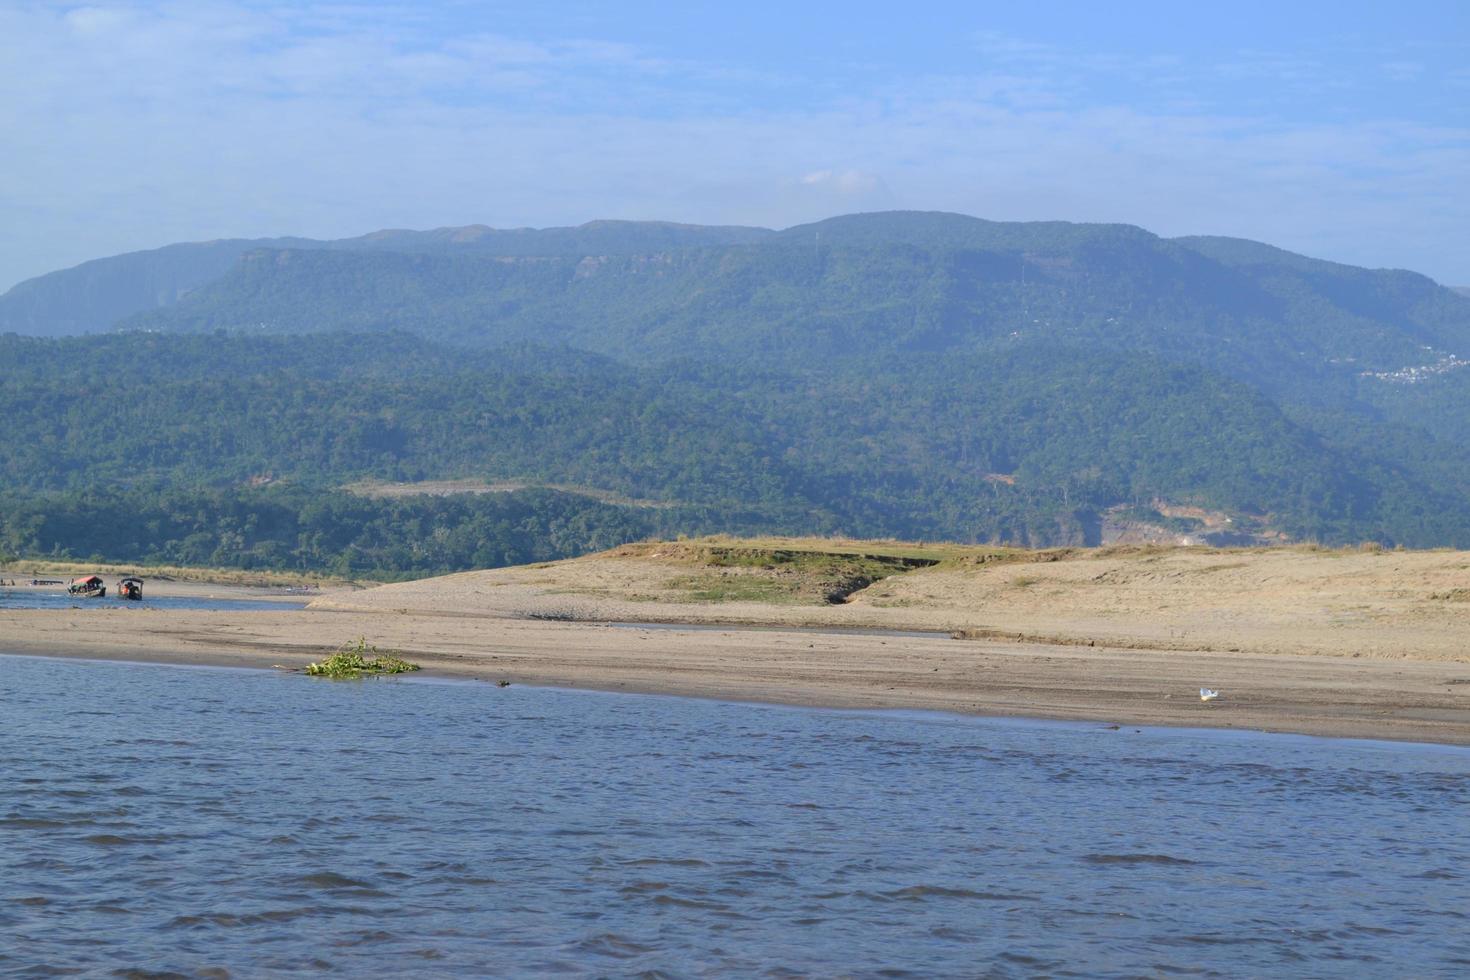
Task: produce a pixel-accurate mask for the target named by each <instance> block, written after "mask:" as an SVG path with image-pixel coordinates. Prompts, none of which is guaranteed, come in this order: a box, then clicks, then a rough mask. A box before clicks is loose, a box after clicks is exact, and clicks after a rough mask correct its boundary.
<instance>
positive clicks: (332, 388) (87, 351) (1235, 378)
mask: <svg viewBox="0 0 1470 980" xmlns="http://www.w3.org/2000/svg"><path fill="white" fill-rule="evenodd" d="M0 331H12V332H14V333H15V334H21V335H28V336H26V337H9V338H5V339H4V340H3V341H0V346H3V348H4V350H3V351H0V355H3V360H0V363H3V366H0V380H3V381H4V382H5V384H4V386H3V389H0V392H3V395H4V398H3V400H4V402H5V403H6V404H4V405H0V409H3V411H4V412H5V415H6V417H7V418H10V419H12V420H17V423H18V424H14V425H12V426H11V427H10V429H9V430H8V433H7V435H6V436H5V437H4V442H3V443H0V446H3V452H0V467H3V470H4V473H5V477H6V479H7V480H8V481H9V483H10V485H11V486H12V487H16V488H24V494H25V495H26V500H27V501H34V500H36V499H40V497H44V496H45V495H57V494H62V495H65V494H68V493H71V494H75V493H76V492H78V491H79V488H81V487H83V486H89V485H90V486H95V485H97V484H99V483H100V484H102V485H105V486H108V487H112V488H115V489H116V490H117V492H119V493H143V492H146V491H145V489H144V488H154V489H157V488H167V489H168V490H169V492H173V493H180V492H185V491H188V492H198V493H205V492H206V491H207V492H209V493H213V494H215V495H216V498H215V499H217V500H218V499H222V498H219V497H218V495H219V494H225V495H227V496H230V500H231V503H230V504H229V506H230V507H236V508H241V507H243V508H244V509H245V510H247V511H248V510H249V508H250V507H251V506H253V505H252V504H251V500H254V499H257V498H256V497H251V494H252V493H254V494H257V496H258V499H260V500H263V499H265V497H264V496H260V495H268V494H270V493H274V494H277V495H280V494H288V495H289V494H290V493H296V492H300V493H306V492H307V491H309V490H310V491H313V492H317V493H320V492H324V491H327V490H330V489H331V488H334V487H338V486H341V485H342V484H345V483H348V482H350V481H353V480H361V479H378V480H398V481H403V480H425V479H430V480H444V479H456V478H457V479H464V478H472V479H482V480H489V481H506V480H510V481H519V482H521V483H525V484H527V485H533V486H534V485H561V486H564V485H577V486H583V487H587V488H589V490H592V491H603V492H612V493H616V494H619V495H622V496H625V497H629V498H637V499H638V500H642V501H647V502H653V503H655V504H657V506H644V507H641V508H633V509H631V510H630V509H628V508H626V507H624V508H621V509H619V508H618V507H616V506H614V507H612V508H611V509H610V510H606V508H608V507H609V505H608V504H607V503H606V502H599V503H598V506H599V507H602V508H605V510H602V511H598V512H597V513H598V515H599V516H597V518H596V521H594V522H593V523H596V522H597V521H600V522H602V523H601V524H600V525H598V526H601V527H610V526H612V525H610V524H609V523H608V522H609V521H616V522H619V523H618V524H617V528H618V529H617V532H616V533H612V534H610V537H613V538H616V537H618V536H619V535H623V536H626V535H628V534H632V533H636V532H637V531H639V530H647V529H652V530H657V531H660V532H675V531H682V530H689V531H707V530H722V529H730V530H781V531H844V532H848V533H854V534H864V535H884V534H892V535H904V536H920V537H924V536H930V537H954V538H960V539H966V540H970V539H978V540H1011V541H1017V542H1024V543H1031V544H1053V543H1077V544H1080V543H1095V542H1097V541H1099V540H1103V539H1105V538H1109V537H1110V536H1114V535H1116V534H1119V533H1124V534H1126V533H1129V529H1132V531H1133V532H1134V533H1143V534H1145V535H1149V534H1153V535H1160V534H1162V535H1193V536H1194V537H1195V538H1196V539H1204V538H1212V539H1214V540H1222V541H1224V540H1235V541H1245V540H1270V539H1278V538H1279V537H1281V536H1283V535H1284V536H1286V537H1290V538H1313V539H1321V540H1326V541H1332V542H1345V541H1358V540H1370V539H1371V540H1377V541H1382V542H1384V543H1387V544H1397V543H1405V544H1411V545H1420V546H1427V545H1450V544H1457V545H1461V546H1465V545H1470V503H1467V490H1470V452H1467V450H1466V448H1465V446H1464V445H1463V443H1464V440H1463V434H1464V433H1465V432H1466V431H1470V430H1467V427H1466V425H1467V422H1470V398H1467V395H1470V363H1467V361H1470V298H1467V297H1466V296H1465V295H1462V294H1461V293H1460V292H1459V291H1456V290H1451V289H1448V288H1445V287H1442V286H1440V285H1437V284H1436V283H1434V282H1432V281H1431V280H1429V279H1427V278H1425V277H1423V276H1420V275H1417V274H1414V273H1411V272H1404V271H1390V270H1366V269H1359V268H1354V267H1350V266H1344V265H1339V264H1335V263H1330V262H1323V261H1318V260H1314V259H1310V258H1306V257H1304V256H1300V255H1294V254H1292V253H1289V252H1285V251H1281V250H1279V249H1275V248H1272V247H1270V246H1268V245H1264V244H1260V243H1256V242H1250V241H1244V240H1239V239H1226V238H1210V237H1192V238H1181V239H1162V238H1159V237H1157V236H1154V235H1152V234H1150V233H1148V232H1146V231H1143V230H1142V229H1139V228H1135V227H1132V226H1127V225H1081V224H1068V223H1064V222H1036V223H999V222H989V221H983V220H980V219H976V218H969V217H965V216H962V215H954V214H944V213H918V212H890V213H877V214H862V215H848V216H844V217H839V218H833V219H830V220H827V221H823V222H818V223H816V224H812V225H803V226H798V227H795V228H790V229H786V230H784V231H770V230H766V229H759V228H739V227H710V228H706V227H695V226H684V225H672V224H664V223H639V222H593V223H591V224H588V225H583V226H580V227H577V228H560V229H545V230H539V231H538V230H517V231H496V230H492V229H487V228H483V227H478V226H474V227H469V228H457V229H441V230H438V231H431V232H406V231H386V232H379V233H376V234H373V235H366V236H363V237H361V238H355V239H346V240H341V241H335V242H314V241H307V240H302V239H269V240H254V241H245V240H233V241H220V242H211V243H203V244H185V245H174V246H169V247H167V248H164V249H158V250H155V251H151V252H140V253H132V254H129V255H123V256H116V257H112V258H107V259H99V260H96V261H94V262H89V263H85V264H83V265H81V266H78V267H76V268H75V269H69V270H64V271H60V272H56V273H52V274H50V275H48V276H42V277H40V278H38V279H34V280H30V281H28V282H26V283H22V284H20V285H18V286H16V287H15V288H14V289H12V290H11V291H10V292H9V293H7V294H6V295H5V296H4V297H0ZM116 331H122V333H116ZM140 331H148V332H149V333H148V334H146V335H145V334H142V333H139V332H140ZM104 332H111V335H109V336H107V337H94V338H90V339H87V340H79V339H75V337H74V335H76V334H81V333H104ZM201 334H203V335H207V337H206V338H198V335H201ZM32 338H46V339H32ZM196 338H197V339H196ZM77 395H82V396H83V399H82V401H81V402H80V403H79V402H78V401H77V398H76V396H77ZM58 403H64V405H63V406H62V407H58V408H57V410H56V412H54V413H49V414H48V413H46V412H41V411H38V410H37V408H36V406H39V405H58ZM65 406H70V407H65ZM88 419H91V420H93V421H91V423H90V424H89V423H88V421H87V420H88ZM251 482H254V483H256V484H261V483H264V484H268V486H267V487H266V488H265V489H259V488H257V489H255V490H248V491H247V490H245V489H241V488H242V487H244V486H245V484H247V483H251ZM283 488H290V489H283ZM17 492H19V491H17ZM303 499H304V498H303ZM591 499H592V498H584V499H583V503H584V504H586V503H587V502H588V501H590V500H591ZM276 503H280V501H276ZM564 505H565V502H562V503H559V504H558V506H559V507H561V506H564ZM221 506H223V505H221ZM273 506H274V504H273ZM281 506H283V507H286V509H287V510H290V509H291V508H293V507H294V508H297V509H296V511H294V512H293V513H296V514H297V516H298V517H299V512H300V507H301V506H304V504H303V503H302V502H301V500H296V499H295V498H293V502H290V503H289V505H288V504H281ZM476 506H481V507H488V506H490V505H489V504H488V503H484V502H482V503H481V504H478V505H476ZM576 506H581V505H576ZM589 506H590V505H589ZM12 509H13V508H12ZM573 509H575V507H573ZM589 513H590V512H589ZM204 524H205V522H202V521H201V522H199V525H200V527H203V526H204ZM258 525H259V522H257V526H258ZM591 528H592V524H588V525H587V526H586V528H584V530H586V531H587V535H588V536H589V537H588V540H590V539H591V537H595V536H598V534H601V532H597V534H594V533H593V531H592V530H591ZM1120 529H1121V530H1120ZM6 533H7V534H9V537H8V539H3V538H0V545H8V546H9V547H11V548H12V549H13V550H27V549H30V550H34V549H35V548H37V547H46V546H47V540H52V543H51V545H50V547H52V548H55V547H57V546H58V545H57V544H56V543H55V542H56V541H59V540H60V538H57V537H55V535H53V539H47V538H46V534H45V533H41V532H36V531H35V530H34V529H32V530H31V531H28V532H26V534H29V537H27V536H26V534H21V533H19V532H17V531H15V525H14V521H12V522H11V523H10V525H9V529H8V530H7V532H6ZM189 533H191V534H199V533H204V532H203V531H190V532H189ZM185 536H187V535H185ZM280 536H284V537H280ZM278 537H280V540H286V539H287V538H289V537H290V534H289V533H288V532H287V531H286V530H281V531H280V535H278ZM296 537H297V538H299V537H300V533H299V531H298V532H296ZM573 537H575V535H573ZM608 537H609V535H607V534H602V535H601V536H598V537H597V539H598V540H599V541H602V540H605V539H607V538H608ZM263 540H264V539H262V541H263ZM272 540H275V539H272ZM292 540H293V541H294V540H295V539H292ZM354 540H355V539H354ZM568 540H570V539H568ZM258 544H260V542H253V543H252V542H247V541H245V540H244V537H242V540H241V541H240V542H236V543H235V545H234V547H235V552H234V553H233V554H235V557H234V558H233V559H232V558H231V557H230V555H231V553H229V552H228V549H226V551H218V547H216V551H212V552H211V555H212V560H215V561H224V562H231V561H233V562H234V563H241V562H244V563H247V564H248V563H249V562H250V561H252V560H259V561H264V562H267V563H269V562H270V561H274V562H277V563H279V562H281V561H285V560H287V559H285V558H283V557H282V555H283V554H285V553H287V552H289V553H290V554H291V555H292V556H293V557H292V558H291V559H290V560H291V561H303V557H302V554H301V553H300V552H301V548H302V547H304V546H302V545H300V544H299V543H297V544H295V545H293V546H291V547H286V546H283V547H285V548H286V550H285V551H284V552H283V551H281V549H280V548H277V549H275V550H272V549H271V548H265V549H264V550H261V548H260V547H257V545H258ZM132 546H134V547H145V545H144V544H142V543H139V542H136V541H135V542H134V544H133V545H132ZM67 547H69V546H67ZM119 547H121V546H119ZM342 547H346V545H343V546H342ZM354 547H358V548H359V550H366V549H368V548H370V547H372V545H370V544H369V543H361V542H359V543H358V544H356V545H354ZM385 547H386V546H385ZM567 547H568V548H571V549H572V550H575V547H576V546H575V545H573V544H568V545H567ZM329 550H330V549H329ZM216 552H217V553H216ZM339 553H340V549H339ZM316 554H317V555H318V557H320V555H321V554H323V552H322V549H321V548H320V547H319V548H318V549H317V552H316ZM242 555H246V556H248V555H255V556H256V558H254V559H249V558H242V557H240V556H242ZM263 555H273V556H274V557H273V558H269V559H267V558H264V557H261V556H263ZM482 557H483V556H482ZM374 560H375V561H379V562H381V563H383V564H384V567H387V566H392V565H393V564H394V561H393V560H390V559H388V558H384V557H382V555H381V554H379V555H378V558H376V559H374ZM465 561H468V559H467V558H459V559H454V558H448V557H446V558H444V559H443V562H442V567H455V565H456V562H460V563H463V562H465ZM397 564H398V565H400V566H401V565H402V564H403V561H402V560H398V561H397ZM374 567H378V566H374ZM413 567H414V568H416V569H417V568H421V567H422V568H428V567H430V566H427V565H413ZM432 567H433V568H434V569H435V570H437V569H438V568H439V567H441V566H432Z"/></svg>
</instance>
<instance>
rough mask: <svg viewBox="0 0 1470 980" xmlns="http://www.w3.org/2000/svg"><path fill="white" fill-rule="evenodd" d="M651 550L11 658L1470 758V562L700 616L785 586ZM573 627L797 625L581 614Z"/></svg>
mask: <svg viewBox="0 0 1470 980" xmlns="http://www.w3.org/2000/svg"><path fill="white" fill-rule="evenodd" d="M641 547H643V549H644V550H641V551H640V550H637V549H634V550H633V551H630V552H624V553H619V554H613V555H604V556H598V557H593V558H588V559H579V560H577V561H572V562H560V563H555V564H551V565H545V566H539V567H527V568H520V569H501V570H496V571H490V572H474V573H466V574H464V575H458V576H449V577H446V578H441V579H434V580H427V581H424V582H416V583H408V584H403V585H392V586H383V587H380V588H377V589H369V590H363V591H361V592H355V593H346V592H341V593H337V594H334V595H332V596H328V597H325V598H323V599H322V600H320V601H317V602H314V603H313V604H312V606H311V607H310V608H307V609H305V610H302V611H299V612H280V611H269V612H267V611H261V612H209V611H192V610H178V611H173V610H169V611H164V610H146V609H129V608H127V606H126V604H124V603H116V604H112V603H108V604H107V605H105V606H87V607H84V608H79V609H66V610H50V611H40V610H19V609H17V610H8V611H7V610H4V609H0V649H4V650H6V651H9V652H15V653H38V654H48V655H70V656H85V657H101V658H116V659H131V660H154V661H167V662H185V663H203V664H242V665H256V666H267V665H270V664H276V663H280V664H287V665H299V664H302V663H305V662H307V661H309V660H312V659H316V658H319V657H320V656H322V655H323V654H324V653H326V652H329V651H331V650H332V649H334V648H335V647H337V646H338V645H340V644H341V643H343V642H344V641H346V640H349V639H352V638H355V637H357V636H365V637H367V638H368V639H369V640H370V641H371V642H373V643H375V644H377V645H379V646H381V647H387V648H394V649H397V650H401V651H403V652H404V653H405V654H406V655H407V656H409V657H410V658H411V659H414V660H416V661H419V662H420V663H422V664H423V665H424V666H425V667H426V668H428V669H430V670H433V671H438V672H443V673H447V674H455V675H460V676H469V677H479V678H483V679H485V680H492V681H494V680H509V681H511V682H513V683H523V684H546V685H557V686H569V687H586V688H601V689H609V690H626V691H643V692H651V693H669V694H681V695H693V696H706V697H721V698H731V699H745V700H760V701H777V702H782V703H789V704H804V705H827V706H834V707H868V708H874V707H892V708H924V709H934V710H949V711H960V712H969V713H977V714H992V715H1016V716H1028V717H1047V718H1064V719H1079V720H1080V719H1094V720H1100V721H1111V722H1116V723H1119V724H1162V725H1200V726H1219V727H1238V728H1251V729H1263V730H1271V731H1292V732H1302V733H1308V734H1319V735H1340V736H1352V737H1370V738H1390V739H1411V740H1418V741H1438V742H1445V743H1455V744H1470V656H1467V652H1466V643H1467V640H1466V637H1467V636H1470V629H1467V627H1470V618H1467V615H1466V614H1467V612H1470V604H1467V603H1465V602H1463V601H1461V600H1460V599H1458V598H1456V597H1457V596H1459V595H1461V594H1462V593H1460V592H1458V591H1457V590H1461V589H1465V588H1467V587H1470V555H1465V554H1463V553H1454V552H1431V553H1385V554H1361V555H1359V554H1348V553H1317V552H1291V551H1281V552H1257V553H1249V552H1229V553H1218V552H1196V551H1168V552H1163V551H1159V552H1145V553H1132V554H1112V555H1109V554H1107V553H1097V552H1081V553H1070V554H1069V555H1067V556H1063V557H1060V558H1053V559H1052V560H1046V561H1029V560H1016V561H1011V560H1009V559H1008V560H1007V561H1005V562H1000V563H996V564H979V565H971V566H966V565H965V564H964V562H963V561H960V560H958V559H952V560H951V559H946V562H947V564H946V563H944V562H942V563H940V564H936V565H933V566H931V567H926V568H918V569H915V570H907V571H904V572H902V573H901V574H895V575H891V576H888V577H885V578H883V579H882V580H881V581H877V582H874V583H872V584H870V585H868V586H866V587H865V588H863V589H860V590H857V591H855V592H854V594H853V595H851V596H849V597H848V601H847V602H844V603H840V604H830V603H814V602H811V601H807V600H804V599H801V595H802V590H803V589H807V588H808V586H809V585H810V583H809V582H806V581H804V580H803V581H796V580H795V579H792V578H791V576H790V575H787V576H786V578H784V579H783V578H782V575H784V574H785V572H786V571H789V570H783V569H782V568H781V562H775V563H774V565H775V566H776V568H775V573H774V574H775V578H776V579H777V580H779V581H782V582H784V583H785V584H786V585H791V586H792V595H793V596H795V597H796V598H795V599H793V600H792V601H789V602H787V601H774V602H773V601H765V602H753V601H726V602H714V601H702V602H701V601H691V600H690V599H689V597H688V595H687V594H683V593H687V592H689V590H690V589H695V590H696V591H697V594H707V593H708V588H707V586H708V581H707V579H708V578H709V577H710V576H711V575H717V576H718V577H720V578H730V577H731V576H733V577H734V578H736V579H739V578H740V577H741V576H754V581H756V585H758V586H759V589H762V590H766V592H765V594H767V595H768V596H769V594H770V593H769V589H767V586H766V585H765V584H761V583H763V582H766V581H767V580H770V579H771V578H772V575H773V569H772V568H771V567H766V566H764V565H761V564H760V563H745V564H741V565H738V566H731V565H729V564H724V565H721V564H719V563H718V562H717V563H715V564H713V565H712V564H710V562H709V561H708V560H706V559H708V555H705V556H704V557H703V558H701V557H699V556H697V555H696V556H693V557H691V555H690V554H689V552H688V551H685V552H678V551H675V550H670V551H669V552H668V553H667V554H665V553H660V552H658V551H657V549H652V550H650V549H649V548H648V546H641ZM711 569H715V570H716V571H714V572H712V571H711ZM808 571H809V569H808ZM723 572H730V573H731V575H720V574H719V573H723ZM803 574H805V573H803ZM797 578H800V576H799V575H798V576H797ZM691 583H692V584H691ZM1202 583H1204V584H1202ZM748 584H749V583H745V584H744V585H743V584H741V583H740V582H738V581H737V582H736V583H734V585H735V587H734V588H732V590H731V591H730V594H741V589H743V588H745V585H748ZM747 591H748V590H747ZM276 595H277V596H278V595H279V592H277V593H276ZM1437 596H1444V597H1448V598H1435V597H1437ZM530 616H548V617H555V619H533V618H527V617H530ZM566 617H579V618H584V619H587V618H608V619H624V620H642V621H649V620H683V621H685V622H704V623H706V624H716V623H719V622H720V621H727V622H734V623H746V624H768V625H774V626H775V627H776V628H771V629H759V630H752V629H742V628H738V627H734V626H728V627H727V626H717V627H716V628H700V629H694V628H689V629H638V628H626V627H618V626H611V625H606V624H600V623H595V622H577V621H558V620H562V619H565V618H566ZM797 627H802V628H806V629H808V630H811V629H816V630H823V629H827V630H831V629H834V628H853V627H864V628H880V629H887V630H951V629H959V630H968V631H970V633H971V635H976V636H980V637H982V638H980V639H952V638H950V636H949V635H948V634H947V633H935V634H931V635H927V636H911V635H899V634H895V633H891V632H890V633H876V634H862V635H856V634H850V633H833V632H825V633H824V632H809V631H801V630H800V629H797ZM1010 635H1018V636H1023V637H1027V638H1030V639H1029V640H1027V641H1023V642H1016V641H1014V640H1010V639H1005V638H1003V637H1004V636H1010ZM1201 686H1208V687H1212V688H1218V689H1220V690H1221V691H1222V696H1221V698H1220V700H1218V701H1215V702H1212V703H1209V704H1204V703H1201V702H1200V700H1199V697H1198V689H1199V688H1200V687H1201Z"/></svg>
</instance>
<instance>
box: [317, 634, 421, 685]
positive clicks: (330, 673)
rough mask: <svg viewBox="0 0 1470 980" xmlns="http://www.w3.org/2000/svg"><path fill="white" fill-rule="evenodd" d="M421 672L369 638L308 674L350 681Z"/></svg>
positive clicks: (339, 652) (331, 657)
mask: <svg viewBox="0 0 1470 980" xmlns="http://www.w3.org/2000/svg"><path fill="white" fill-rule="evenodd" d="M418 669H419V665H418V664H414V663H409V662H408V661H407V660H404V659H403V658H401V657H396V656H394V655H393V652H392V651H379V650H378V648H377V647H375V646H371V645H369V644H368V641H367V637H365V636H359V637H358V638H357V640H356V641H355V642H352V643H346V644H343V646H342V649H340V650H338V651H337V652H336V653H334V654H332V655H331V656H330V657H328V658H327V659H325V660H323V661H321V662H320V663H314V664H307V665H306V673H308V674H310V675H311V676H312V677H331V678H334V679H337V680H350V679H353V678H358V677H362V676H364V675H366V674H406V673H408V672H409V671H412V670H418Z"/></svg>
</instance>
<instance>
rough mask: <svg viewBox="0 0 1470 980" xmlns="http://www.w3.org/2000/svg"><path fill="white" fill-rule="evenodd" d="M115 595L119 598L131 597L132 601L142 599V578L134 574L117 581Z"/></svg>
mask: <svg viewBox="0 0 1470 980" xmlns="http://www.w3.org/2000/svg"><path fill="white" fill-rule="evenodd" d="M117 597H118V598H119V599H131V600H133V601H134V602H142V601H143V580H142V579H140V578H138V577H137V576H136V575H130V576H129V577H127V578H125V579H122V580H121V581H119V582H118V583H117Z"/></svg>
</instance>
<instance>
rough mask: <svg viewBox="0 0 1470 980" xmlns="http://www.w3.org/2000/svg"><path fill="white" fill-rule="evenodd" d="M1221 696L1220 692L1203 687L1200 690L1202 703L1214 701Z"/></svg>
mask: <svg viewBox="0 0 1470 980" xmlns="http://www.w3.org/2000/svg"><path fill="white" fill-rule="evenodd" d="M1219 696H1220V692H1219V691H1212V690H1210V689H1209V688H1208V687H1202V688H1200V689H1199V699H1200V700H1201V701H1213V700H1215V699H1216V698H1218V697H1219Z"/></svg>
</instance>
